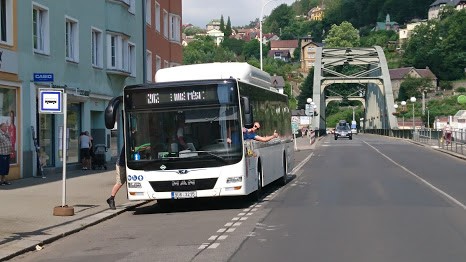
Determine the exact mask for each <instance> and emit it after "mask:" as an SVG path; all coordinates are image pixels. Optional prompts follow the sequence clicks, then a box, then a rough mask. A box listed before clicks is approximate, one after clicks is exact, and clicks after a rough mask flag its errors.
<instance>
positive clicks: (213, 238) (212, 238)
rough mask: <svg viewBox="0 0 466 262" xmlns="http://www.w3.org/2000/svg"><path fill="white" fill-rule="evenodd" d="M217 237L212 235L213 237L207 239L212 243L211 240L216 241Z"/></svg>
mask: <svg viewBox="0 0 466 262" xmlns="http://www.w3.org/2000/svg"><path fill="white" fill-rule="evenodd" d="M217 237H218V236H215V235H213V236H211V237H209V240H210V241H213V240H215V239H217Z"/></svg>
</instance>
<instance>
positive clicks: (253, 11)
mask: <svg viewBox="0 0 466 262" xmlns="http://www.w3.org/2000/svg"><path fill="white" fill-rule="evenodd" d="M182 1H183V2H182V4H183V24H193V25H195V26H198V27H200V28H205V27H206V25H207V24H208V23H209V22H210V21H211V20H212V19H220V17H221V15H223V19H224V20H225V24H226V23H227V21H228V17H230V22H231V25H232V26H244V25H248V24H249V22H251V21H254V20H255V19H256V18H259V16H260V15H261V11H262V8H264V16H265V15H268V14H270V12H271V11H272V10H273V9H274V8H275V7H277V6H279V5H281V4H287V5H291V4H292V3H293V2H294V1H295V0H275V1H270V0H182ZM264 5H265V6H264Z"/></svg>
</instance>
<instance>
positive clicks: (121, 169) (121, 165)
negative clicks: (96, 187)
mask: <svg viewBox="0 0 466 262" xmlns="http://www.w3.org/2000/svg"><path fill="white" fill-rule="evenodd" d="M125 158H126V153H125V147H124V146H123V148H122V149H121V152H120V156H119V157H118V160H117V162H116V183H115V185H114V186H113V188H112V193H111V195H110V197H109V198H108V199H107V204H108V206H109V207H110V209H116V206H115V195H116V194H117V193H118V191H119V190H120V188H121V187H122V186H123V185H124V184H125V183H126V166H125V165H126V159H125Z"/></svg>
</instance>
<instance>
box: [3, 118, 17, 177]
mask: <svg viewBox="0 0 466 262" xmlns="http://www.w3.org/2000/svg"><path fill="white" fill-rule="evenodd" d="M13 152H14V151H13V148H12V147H11V139H10V135H9V134H8V125H7V124H6V123H1V124H0V176H1V180H0V186H3V185H10V182H8V181H6V180H5V177H6V176H7V175H8V173H9V172H10V154H11V153H13Z"/></svg>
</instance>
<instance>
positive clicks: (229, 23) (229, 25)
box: [224, 17, 233, 38]
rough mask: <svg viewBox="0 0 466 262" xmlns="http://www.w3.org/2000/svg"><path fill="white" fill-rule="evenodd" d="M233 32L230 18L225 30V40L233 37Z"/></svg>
mask: <svg viewBox="0 0 466 262" xmlns="http://www.w3.org/2000/svg"><path fill="white" fill-rule="evenodd" d="M232 32H233V30H232V29H231V21H230V17H228V20H227V26H226V28H225V32H224V33H225V38H228V37H230V36H231V34H232Z"/></svg>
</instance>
